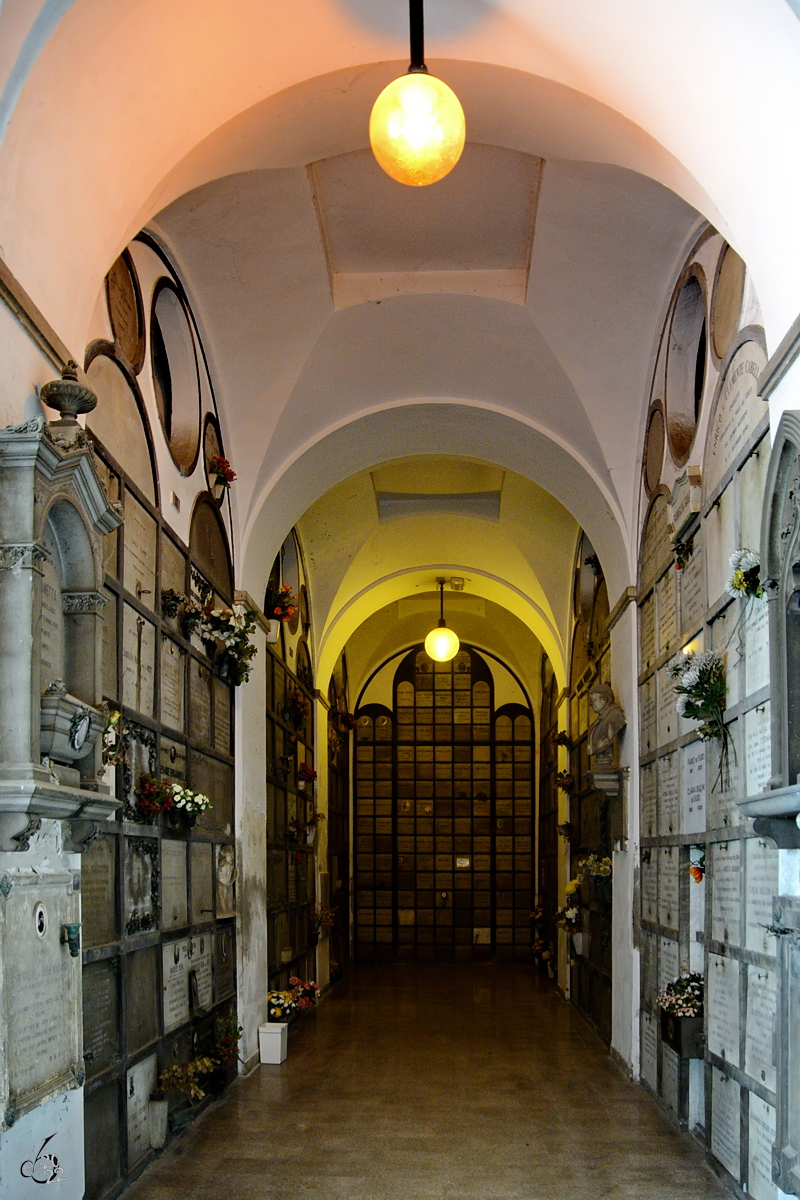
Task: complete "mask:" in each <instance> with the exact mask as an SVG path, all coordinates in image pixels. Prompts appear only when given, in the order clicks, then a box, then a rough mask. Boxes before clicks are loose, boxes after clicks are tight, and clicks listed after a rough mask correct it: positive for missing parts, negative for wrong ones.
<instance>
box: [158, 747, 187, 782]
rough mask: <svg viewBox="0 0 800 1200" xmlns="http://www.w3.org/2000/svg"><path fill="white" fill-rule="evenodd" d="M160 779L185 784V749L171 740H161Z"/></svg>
mask: <svg viewBox="0 0 800 1200" xmlns="http://www.w3.org/2000/svg"><path fill="white" fill-rule="evenodd" d="M160 766H161V777H162V779H175V780H177V781H178V782H179V783H185V782H186V747H185V746H184V744H183V742H175V741H173V740H172V738H167V737H162V738H161V760H160Z"/></svg>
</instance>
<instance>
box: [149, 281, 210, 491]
mask: <svg viewBox="0 0 800 1200" xmlns="http://www.w3.org/2000/svg"><path fill="white" fill-rule="evenodd" d="M150 360H151V365H152V370H153V387H154V389H155V394H156V404H157V405H158V415H159V417H160V419H161V426H162V428H163V430H164V436H165V438H166V439H167V445H168V446H169V450H170V454H171V455H172V459H173V462H174V463H175V466H176V467H177V468H178V470H179V471H180V473H181V475H191V473H192V471H193V470H194V467H195V463H196V462H197V454H198V450H199V448H200V376H199V373H198V370H197V353H196V350H195V343H194V336H193V334H192V327H191V323H190V320H189V314H188V312H187V309H186V305H185V303H184V301H183V298H182V297H181V296H180V295H179V294H178V291H177V290H176V288H175V285H174V284H173V283H172V281H171V280H169V279H161V280H159V282H158V283H157V284H156V289H155V292H154V294H153V307H152V312H151V315H150Z"/></svg>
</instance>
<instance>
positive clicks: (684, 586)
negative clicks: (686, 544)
mask: <svg viewBox="0 0 800 1200" xmlns="http://www.w3.org/2000/svg"><path fill="white" fill-rule="evenodd" d="M676 573H677V575H678V586H679V589H680V605H681V622H680V624H681V629H682V630H683V633H684V635H685V636H687V637H691V636H692V635H693V634H695V633H697V631H698V630H699V629H700V626H701V625H702V622H703V616H704V615H705V611H706V609H707V607H708V604H707V601H706V576H705V566H704V561H703V545H702V539H701V534H700V531H699V530H698V531H697V532H696V533H695V535H694V549H693V550H692V554H691V557H690V558H689V560H688V562H687V563H686V566H685V567H683V569H682V570H681V571H678V572H676Z"/></svg>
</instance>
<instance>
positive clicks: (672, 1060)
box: [661, 1043, 680, 1112]
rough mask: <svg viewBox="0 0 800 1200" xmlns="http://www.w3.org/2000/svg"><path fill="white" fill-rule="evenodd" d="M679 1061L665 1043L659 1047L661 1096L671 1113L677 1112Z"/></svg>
mask: <svg viewBox="0 0 800 1200" xmlns="http://www.w3.org/2000/svg"><path fill="white" fill-rule="evenodd" d="M679 1078H680V1059H679V1058H678V1056H677V1054H676V1053H675V1051H674V1050H671V1049H670V1048H669V1046H668V1045H667V1044H666V1043H662V1046H661V1095H662V1098H663V1099H664V1101H665V1102H666V1104H668V1105H669V1107H670V1108H671V1109H672V1111H673V1112H677V1111H678V1090H679V1089H678V1082H679Z"/></svg>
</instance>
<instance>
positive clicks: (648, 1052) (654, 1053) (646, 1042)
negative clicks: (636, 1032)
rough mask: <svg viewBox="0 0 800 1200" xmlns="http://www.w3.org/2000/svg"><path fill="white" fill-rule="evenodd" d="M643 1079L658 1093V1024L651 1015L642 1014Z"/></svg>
mask: <svg viewBox="0 0 800 1200" xmlns="http://www.w3.org/2000/svg"><path fill="white" fill-rule="evenodd" d="M642 1079H643V1080H644V1081H645V1083H646V1084H647V1086H648V1087H649V1088H650V1089H651V1090H652V1091H653V1092H655V1091H656V1088H657V1086H658V1024H657V1022H656V1019H655V1017H652V1016H651V1015H650V1013H647V1012H643V1013H642Z"/></svg>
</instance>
